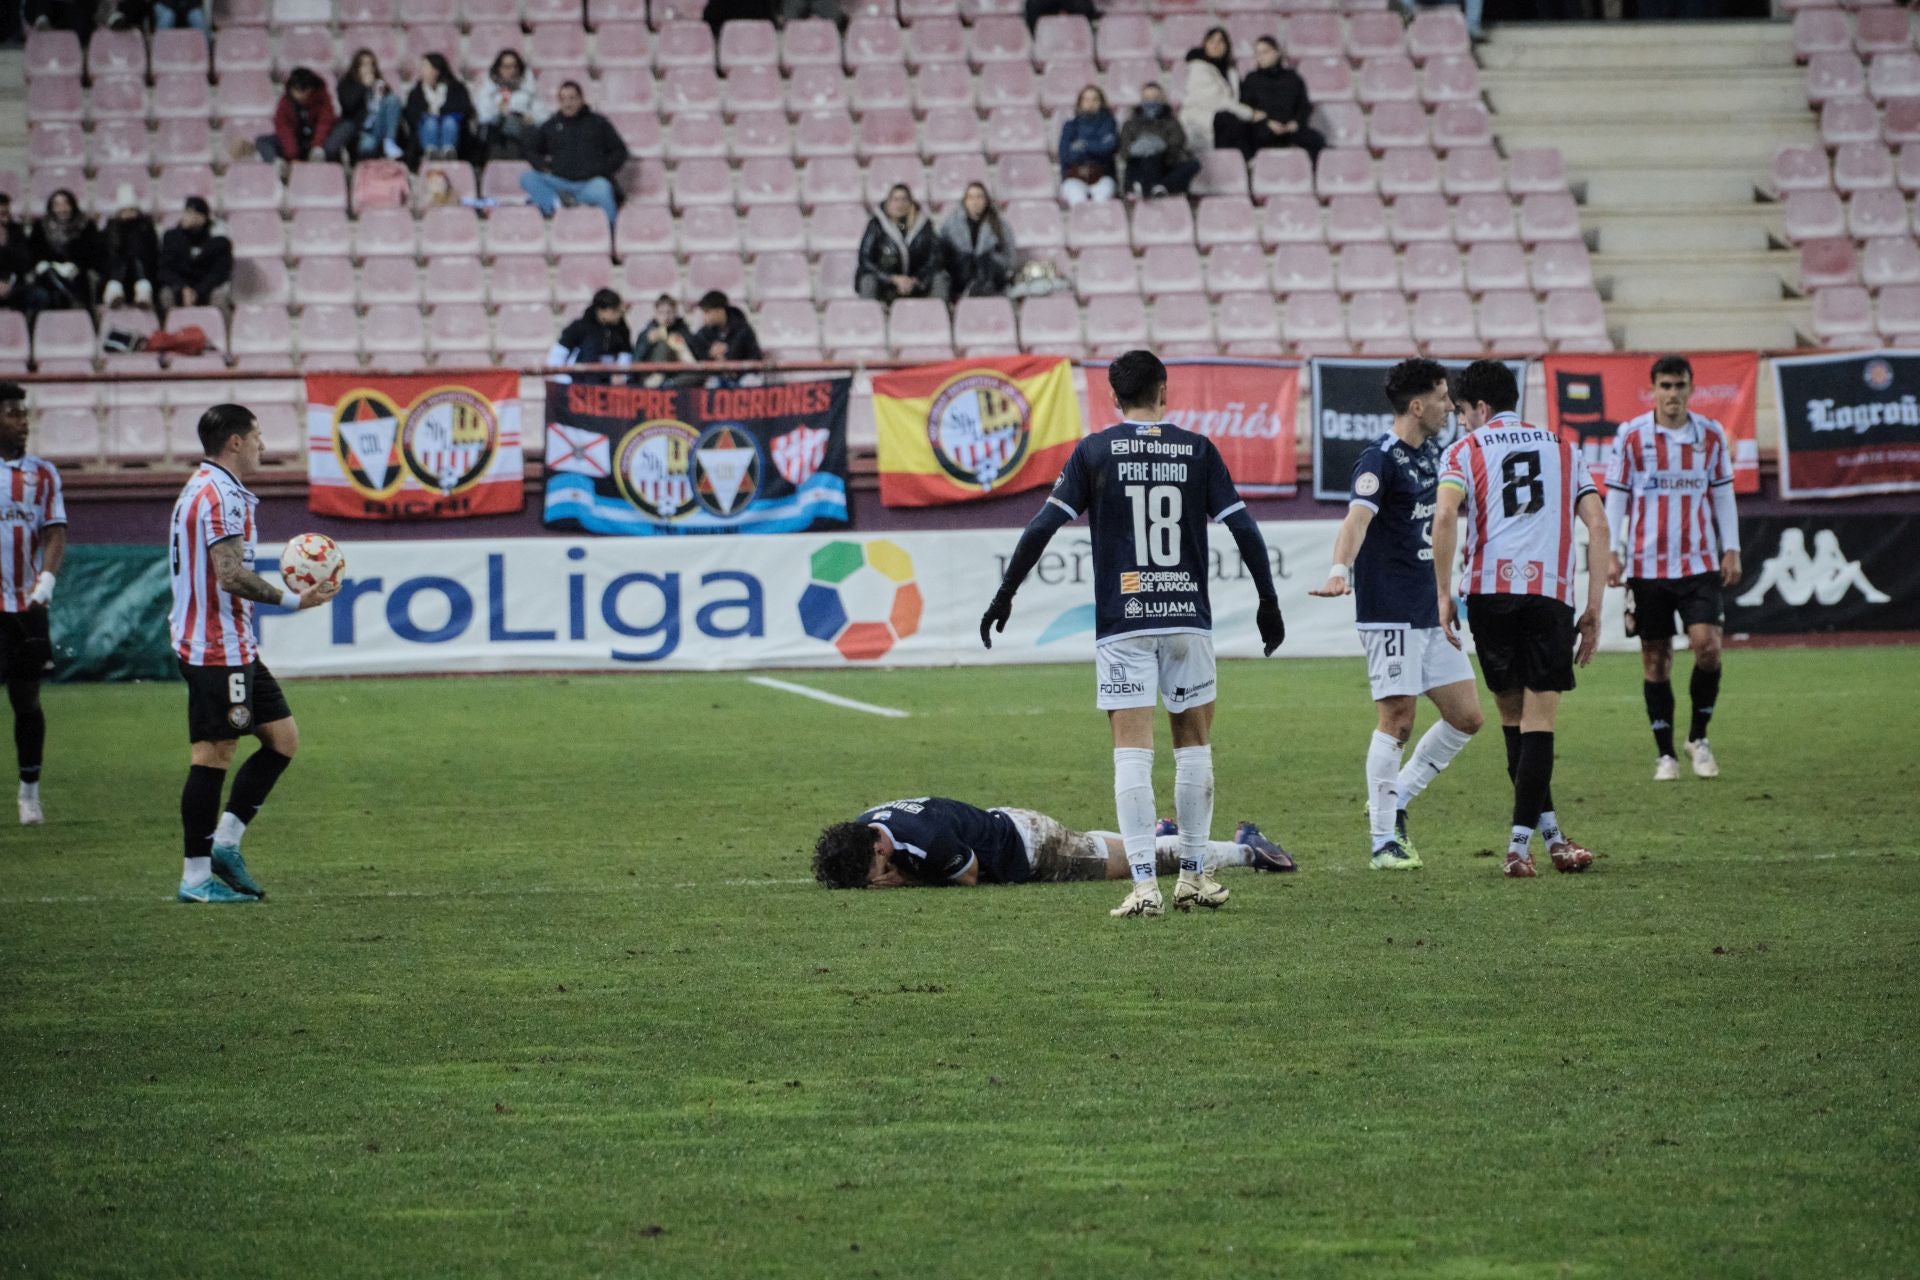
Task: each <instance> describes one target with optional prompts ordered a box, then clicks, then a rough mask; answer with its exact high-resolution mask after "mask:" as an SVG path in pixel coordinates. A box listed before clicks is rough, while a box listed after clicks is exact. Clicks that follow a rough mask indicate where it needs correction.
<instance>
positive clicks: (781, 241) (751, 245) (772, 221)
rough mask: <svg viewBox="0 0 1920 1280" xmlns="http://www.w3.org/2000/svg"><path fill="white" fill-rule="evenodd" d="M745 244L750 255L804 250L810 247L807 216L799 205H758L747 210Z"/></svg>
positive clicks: (743, 238) (743, 236)
mask: <svg viewBox="0 0 1920 1280" xmlns="http://www.w3.org/2000/svg"><path fill="white" fill-rule="evenodd" d="M742 244H743V246H744V248H745V250H746V253H747V256H748V257H756V256H758V255H760V254H764V253H801V254H804V253H805V252H806V248H807V224H806V219H805V218H803V217H801V215H800V207H799V206H798V205H791V204H785V205H758V206H756V207H754V208H752V209H749V210H748V211H747V217H746V225H745V227H744V230H743V234H742Z"/></svg>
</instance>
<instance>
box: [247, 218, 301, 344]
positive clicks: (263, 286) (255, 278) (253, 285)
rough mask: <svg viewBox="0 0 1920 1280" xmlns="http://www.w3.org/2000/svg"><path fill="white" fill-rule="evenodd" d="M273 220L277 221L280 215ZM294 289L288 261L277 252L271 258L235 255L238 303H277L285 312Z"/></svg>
mask: <svg viewBox="0 0 1920 1280" xmlns="http://www.w3.org/2000/svg"><path fill="white" fill-rule="evenodd" d="M274 221H275V223H276V224H277V223H278V222H279V219H277V218H276V219H275V220H274ZM291 292H292V286H291V284H290V283H289V282H288V279H287V264H286V263H285V262H283V261H281V259H280V255H279V254H278V253H277V252H276V253H275V254H274V255H273V256H272V257H271V258H240V257H236V258H235V259H234V263H233V300H234V302H235V303H236V304H244V305H248V306H269V307H278V308H280V309H281V310H282V311H283V312H284V311H285V310H286V307H287V302H288V299H289V298H290V297H291ZM236 332H237V330H236Z"/></svg>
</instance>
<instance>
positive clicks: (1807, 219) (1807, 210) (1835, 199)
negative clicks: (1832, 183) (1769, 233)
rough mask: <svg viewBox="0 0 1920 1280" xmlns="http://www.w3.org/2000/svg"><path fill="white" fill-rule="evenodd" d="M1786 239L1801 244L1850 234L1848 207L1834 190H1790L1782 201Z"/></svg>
mask: <svg viewBox="0 0 1920 1280" xmlns="http://www.w3.org/2000/svg"><path fill="white" fill-rule="evenodd" d="M1781 205H1782V213H1783V222H1784V226H1785V230H1786V235H1787V239H1788V240H1789V241H1790V242H1792V243H1794V244H1798V243H1800V242H1801V241H1803V240H1820V239H1827V238H1831V237H1833V236H1843V235H1846V234H1847V211H1846V208H1845V206H1844V205H1842V204H1841V203H1840V197H1839V196H1838V195H1836V194H1835V193H1833V192H1832V191H1791V192H1788V193H1787V197H1786V199H1785V200H1783V201H1782V202H1781Z"/></svg>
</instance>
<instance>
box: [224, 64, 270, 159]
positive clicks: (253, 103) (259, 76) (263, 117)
mask: <svg viewBox="0 0 1920 1280" xmlns="http://www.w3.org/2000/svg"><path fill="white" fill-rule="evenodd" d="M279 97H280V92H279V90H278V89H276V88H275V87H274V84H273V81H272V80H271V79H269V78H268V76H267V73H266V72H264V71H234V72H231V73H229V74H225V75H222V76H221V77H220V96H219V97H217V98H215V99H214V101H213V114H214V115H215V116H216V117H218V118H219V119H221V120H226V121H235V120H258V121H259V122H260V124H261V128H260V129H259V132H260V133H266V132H269V131H270V130H271V129H272V127H273V111H274V106H275V104H276V103H277V102H278V101H279ZM247 141H249V142H250V141H252V138H250V137H249V138H247Z"/></svg>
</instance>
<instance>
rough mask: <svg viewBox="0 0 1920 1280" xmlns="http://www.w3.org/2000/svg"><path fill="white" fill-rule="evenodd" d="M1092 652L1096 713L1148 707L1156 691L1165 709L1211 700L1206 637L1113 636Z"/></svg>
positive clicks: (1213, 681) (1208, 638)
mask: <svg viewBox="0 0 1920 1280" xmlns="http://www.w3.org/2000/svg"><path fill="white" fill-rule="evenodd" d="M1095 653H1096V655H1097V656H1096V658H1095V661H1096V664H1097V667H1098V671H1099V688H1100V698H1099V703H1098V705H1099V707H1100V709H1101V710H1102V711H1119V710H1122V709H1124V708H1127V707H1150V706H1152V705H1153V704H1154V701H1155V695H1156V694H1158V696H1159V698H1160V699H1161V700H1162V701H1164V702H1165V703H1166V704H1167V710H1169V711H1187V710H1190V709H1191V708H1193V707H1203V706H1205V705H1206V704H1207V703H1209V702H1212V701H1213V695H1214V691H1215V687H1216V686H1217V684H1218V682H1219V681H1218V677H1217V676H1216V674H1215V672H1214V667H1213V637H1212V636H1209V635H1201V634H1197V633H1183V634H1180V635H1171V636H1117V637H1115V638H1114V639H1112V640H1103V641H1101V642H1100V644H1099V646H1098V647H1097V648H1096V650H1095Z"/></svg>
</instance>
